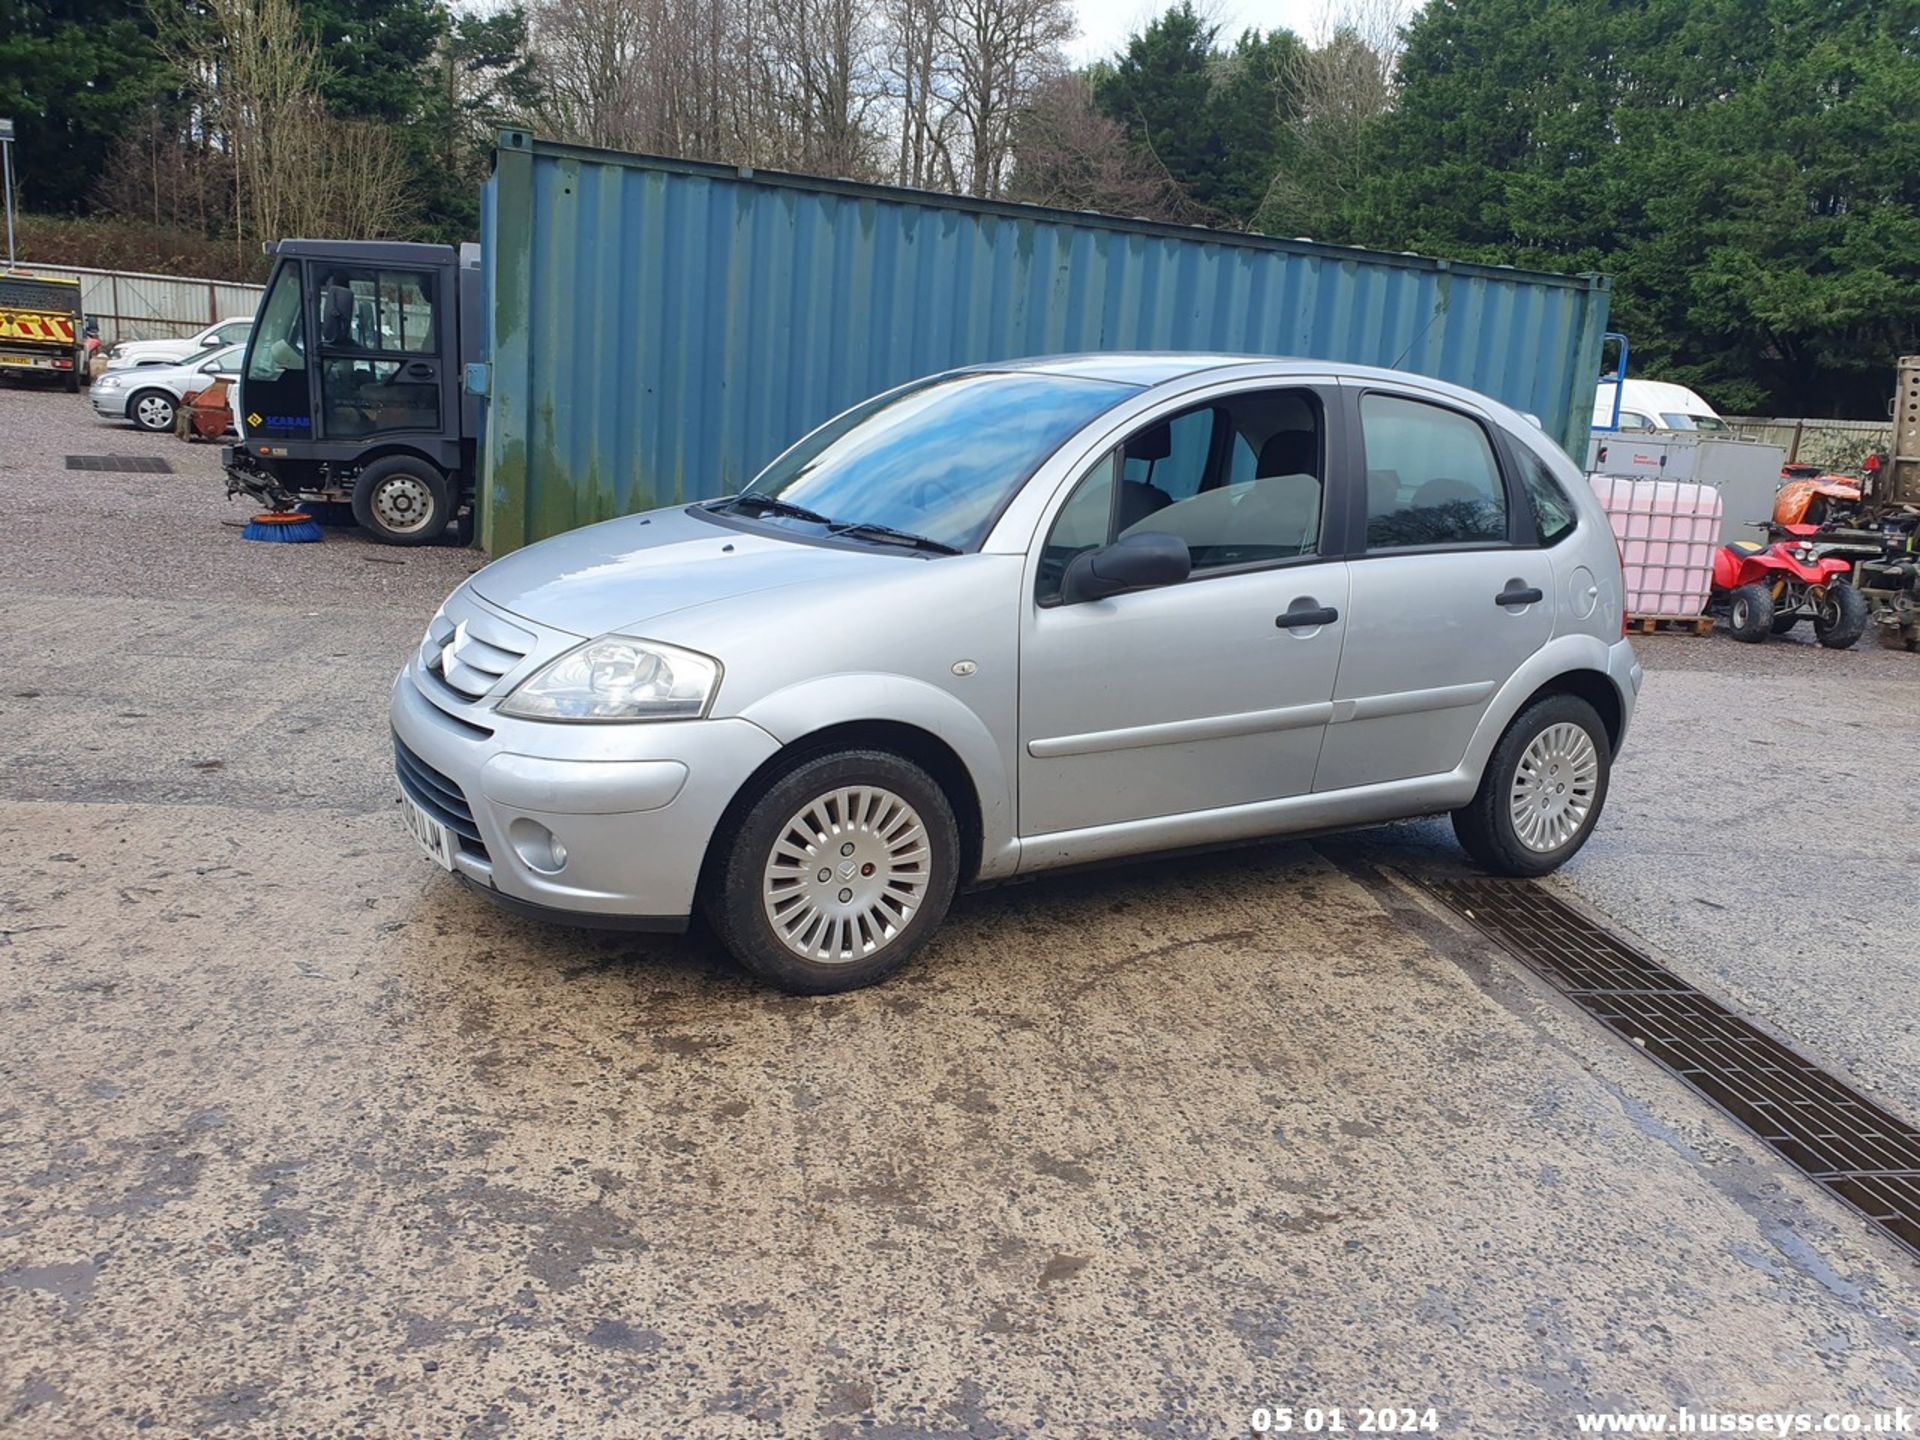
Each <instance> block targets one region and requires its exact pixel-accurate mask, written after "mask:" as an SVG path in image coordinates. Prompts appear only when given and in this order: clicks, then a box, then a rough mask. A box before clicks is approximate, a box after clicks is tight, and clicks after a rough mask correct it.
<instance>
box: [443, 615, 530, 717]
mask: <svg viewBox="0 0 1920 1440" xmlns="http://www.w3.org/2000/svg"><path fill="white" fill-rule="evenodd" d="M534 644H535V640H534V637H533V636H532V635H529V634H528V633H527V632H526V631H524V630H522V629H520V628H519V627H517V626H514V625H509V624H507V622H506V621H504V620H501V619H498V618H496V617H495V616H492V615H488V614H487V613H485V612H484V611H481V610H477V609H476V610H472V611H470V612H469V613H467V614H465V615H463V616H461V618H460V619H459V620H458V621H455V620H454V619H452V618H451V617H450V616H449V615H448V614H447V613H446V611H444V610H443V611H441V612H440V613H439V614H438V615H436V616H434V617H433V624H432V625H431V626H429V627H428V630H427V640H426V644H425V645H424V646H422V647H421V657H420V658H421V663H422V666H423V668H424V669H425V670H426V672H427V673H428V674H429V675H432V676H434V677H435V678H436V679H438V680H439V681H440V683H441V684H442V685H444V686H446V687H447V689H449V690H451V691H453V692H454V694H456V695H458V696H459V697H460V698H461V699H463V700H478V699H480V698H481V697H482V696H483V695H485V694H486V693H487V692H488V691H490V690H491V689H493V687H494V686H495V685H498V684H499V683H500V681H501V680H502V679H503V678H505V677H506V676H507V675H508V674H510V673H512V671H513V669H514V668H515V667H516V666H517V665H519V663H520V662H521V661H522V660H524V659H526V658H527V652H528V651H530V650H532V649H533V647H534Z"/></svg>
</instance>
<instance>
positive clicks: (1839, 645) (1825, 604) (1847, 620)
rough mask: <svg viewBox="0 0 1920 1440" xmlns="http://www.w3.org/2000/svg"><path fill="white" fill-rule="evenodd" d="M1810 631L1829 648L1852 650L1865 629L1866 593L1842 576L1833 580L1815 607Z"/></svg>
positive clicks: (1865, 631) (1864, 632)
mask: <svg viewBox="0 0 1920 1440" xmlns="http://www.w3.org/2000/svg"><path fill="white" fill-rule="evenodd" d="M1813 633H1814V637H1815V638H1816V639H1818V640H1819V642H1820V643H1821V644H1822V645H1824V646H1826V647H1827V649H1829V650H1851V649H1852V648H1853V644H1854V642H1855V641H1856V640H1858V639H1859V638H1860V637H1861V636H1862V635H1864V634H1866V633H1867V597H1866V596H1864V595H1862V594H1861V593H1860V592H1859V591H1858V590H1856V589H1854V588H1853V586H1851V585H1849V584H1848V583H1847V582H1846V581H1844V580H1836V581H1834V582H1833V584H1831V585H1829V586H1827V593H1826V595H1825V596H1824V597H1822V599H1821V600H1820V602H1819V604H1818V605H1817V606H1816V607H1815V609H1814V612H1813Z"/></svg>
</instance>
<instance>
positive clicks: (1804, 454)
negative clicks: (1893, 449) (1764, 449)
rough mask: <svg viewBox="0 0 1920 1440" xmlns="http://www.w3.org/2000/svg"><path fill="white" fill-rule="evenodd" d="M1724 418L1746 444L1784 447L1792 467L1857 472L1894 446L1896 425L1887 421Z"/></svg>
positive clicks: (1757, 417) (1756, 417)
mask: <svg viewBox="0 0 1920 1440" xmlns="http://www.w3.org/2000/svg"><path fill="white" fill-rule="evenodd" d="M1724 418H1725V420H1726V422H1727V424H1728V425H1730V426H1732V427H1733V433H1734V434H1735V435H1738V436H1739V437H1740V438H1741V439H1742V440H1764V441H1766V442H1767V443H1768V444H1769V445H1778V446H1780V447H1781V448H1782V449H1783V450H1785V451H1786V452H1787V464H1789V465H1819V466H1821V467H1823V468H1826V469H1834V470H1855V469H1858V468H1859V465H1860V462H1861V461H1862V460H1863V459H1865V458H1866V456H1867V455H1869V454H1871V453H1872V452H1873V451H1876V450H1885V449H1886V448H1887V447H1888V446H1890V445H1892V444H1893V423H1892V422H1891V421H1887V420H1795V419H1790V418H1788V419H1783V418H1780V417H1778V416H1764V415H1728V416H1726V417H1724Z"/></svg>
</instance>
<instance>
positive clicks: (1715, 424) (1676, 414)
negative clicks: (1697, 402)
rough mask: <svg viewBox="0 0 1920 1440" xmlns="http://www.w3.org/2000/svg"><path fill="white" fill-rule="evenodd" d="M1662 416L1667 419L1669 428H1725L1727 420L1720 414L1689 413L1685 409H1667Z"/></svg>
mask: <svg viewBox="0 0 1920 1440" xmlns="http://www.w3.org/2000/svg"><path fill="white" fill-rule="evenodd" d="M1660 418H1661V419H1662V420H1664V421H1666V428H1667V429H1669V430H1724V429H1726V428H1727V422H1726V421H1724V420H1722V419H1721V418H1720V417H1719V416H1718V415H1689V414H1686V413H1685V412H1684V411H1678V410H1665V411H1662V412H1661V414H1660Z"/></svg>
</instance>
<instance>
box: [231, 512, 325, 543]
mask: <svg viewBox="0 0 1920 1440" xmlns="http://www.w3.org/2000/svg"><path fill="white" fill-rule="evenodd" d="M240 538H241V539H242V540H264V541H266V542H267V543H268V544H269V545H311V544H313V543H314V542H315V541H318V540H324V539H326V532H324V531H323V530H321V528H320V522H319V521H318V520H316V519H314V518H313V517H312V516H311V515H309V514H307V513H306V512H305V511H303V510H270V511H268V512H267V513H266V514H264V515H256V516H254V517H253V518H252V519H251V520H249V521H247V525H246V528H245V529H244V530H242V531H241V532H240Z"/></svg>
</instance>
